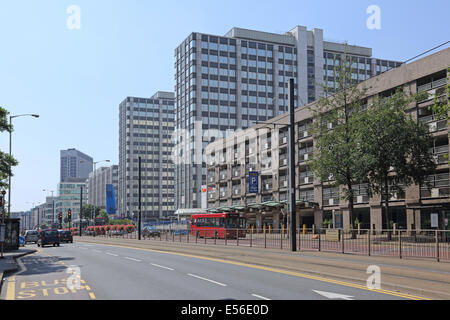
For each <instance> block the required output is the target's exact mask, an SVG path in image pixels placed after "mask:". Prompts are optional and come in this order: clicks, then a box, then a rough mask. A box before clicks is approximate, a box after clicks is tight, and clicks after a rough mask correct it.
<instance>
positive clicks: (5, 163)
mask: <svg viewBox="0 0 450 320" xmlns="http://www.w3.org/2000/svg"><path fill="white" fill-rule="evenodd" d="M8 115H9V112H8V111H7V110H6V109H4V108H2V107H0V132H5V131H6V132H8V133H10V132H12V131H13V127H12V125H10V124H9V122H8ZM18 164H19V163H18V162H17V160H16V159H14V157H12V156H10V155H9V154H7V153H4V152H1V151H0V188H7V187H8V186H9V182H8V179H9V177H10V176H12V170H11V168H12V167H15V166H17V165H18Z"/></svg>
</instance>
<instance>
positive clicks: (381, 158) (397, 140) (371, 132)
mask: <svg viewBox="0 0 450 320" xmlns="http://www.w3.org/2000/svg"><path fill="white" fill-rule="evenodd" d="M420 99H421V98H420V97H419V95H407V94H406V93H405V92H404V91H403V90H398V91H397V92H395V93H394V94H392V95H391V96H386V97H381V98H376V99H375V101H374V104H373V106H372V107H371V108H370V109H369V110H368V111H367V112H366V113H364V114H362V115H361V120H362V121H360V124H361V126H360V128H359V131H360V134H359V137H360V141H359V142H358V148H359V149H360V150H361V152H360V154H361V155H362V160H363V161H364V163H365V165H366V168H367V171H368V172H367V183H368V185H369V188H368V189H369V190H368V191H369V194H370V195H373V194H380V195H381V201H382V203H383V202H384V216H385V221H386V223H387V226H388V228H389V222H390V221H391V216H390V212H389V201H390V199H391V198H392V196H394V195H395V194H396V193H398V192H401V191H402V190H403V189H404V188H406V187H408V186H410V185H412V184H413V183H414V184H423V183H424V182H425V179H426V177H427V176H428V175H430V174H432V173H433V172H434V171H435V168H436V165H435V162H434V160H433V154H432V152H431V151H430V148H431V147H432V145H433V136H432V135H431V134H430V131H429V128H428V127H427V126H425V125H424V124H421V123H419V122H417V121H415V120H414V119H412V117H411V116H410V115H409V114H407V108H408V107H409V105H410V104H411V103H413V102H415V100H420ZM389 237H390V233H389Z"/></svg>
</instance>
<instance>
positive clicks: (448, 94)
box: [432, 67, 450, 164]
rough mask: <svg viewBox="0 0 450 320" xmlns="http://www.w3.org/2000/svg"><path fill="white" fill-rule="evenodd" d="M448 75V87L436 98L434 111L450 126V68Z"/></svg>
mask: <svg viewBox="0 0 450 320" xmlns="http://www.w3.org/2000/svg"><path fill="white" fill-rule="evenodd" d="M447 74H448V76H447V86H446V87H445V90H444V94H443V95H441V96H438V95H436V96H435V97H434V105H433V106H432V109H433V112H434V113H435V114H436V115H437V116H438V117H439V118H440V119H446V120H447V121H448V123H449V125H450V116H449V114H450V103H449V99H450V67H449V68H448V69H447ZM449 137H450V132H449ZM446 157H447V158H448V155H446ZM449 164H450V162H449Z"/></svg>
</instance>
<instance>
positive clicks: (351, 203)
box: [347, 185, 356, 239]
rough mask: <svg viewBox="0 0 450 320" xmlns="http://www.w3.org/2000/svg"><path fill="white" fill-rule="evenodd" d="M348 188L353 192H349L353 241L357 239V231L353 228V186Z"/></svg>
mask: <svg viewBox="0 0 450 320" xmlns="http://www.w3.org/2000/svg"><path fill="white" fill-rule="evenodd" d="M347 188H349V190H351V191H350V192H349V198H348V216H349V219H350V229H351V230H352V239H356V230H355V228H354V227H353V207H354V199H353V186H352V185H348V186H347Z"/></svg>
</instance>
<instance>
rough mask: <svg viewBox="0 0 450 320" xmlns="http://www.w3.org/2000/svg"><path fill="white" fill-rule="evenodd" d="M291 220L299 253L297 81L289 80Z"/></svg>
mask: <svg viewBox="0 0 450 320" xmlns="http://www.w3.org/2000/svg"><path fill="white" fill-rule="evenodd" d="M256 124H265V125H273V126H277V125H278V126H286V124H280V123H269V122H262V123H260V122H257V123H256ZM287 126H288V128H289V147H288V149H289V201H288V204H289V218H290V222H289V223H290V231H289V233H290V240H291V251H292V252H296V251H297V232H296V227H297V212H296V198H295V81H294V79H293V78H292V79H290V80H289V124H288V125H287Z"/></svg>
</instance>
